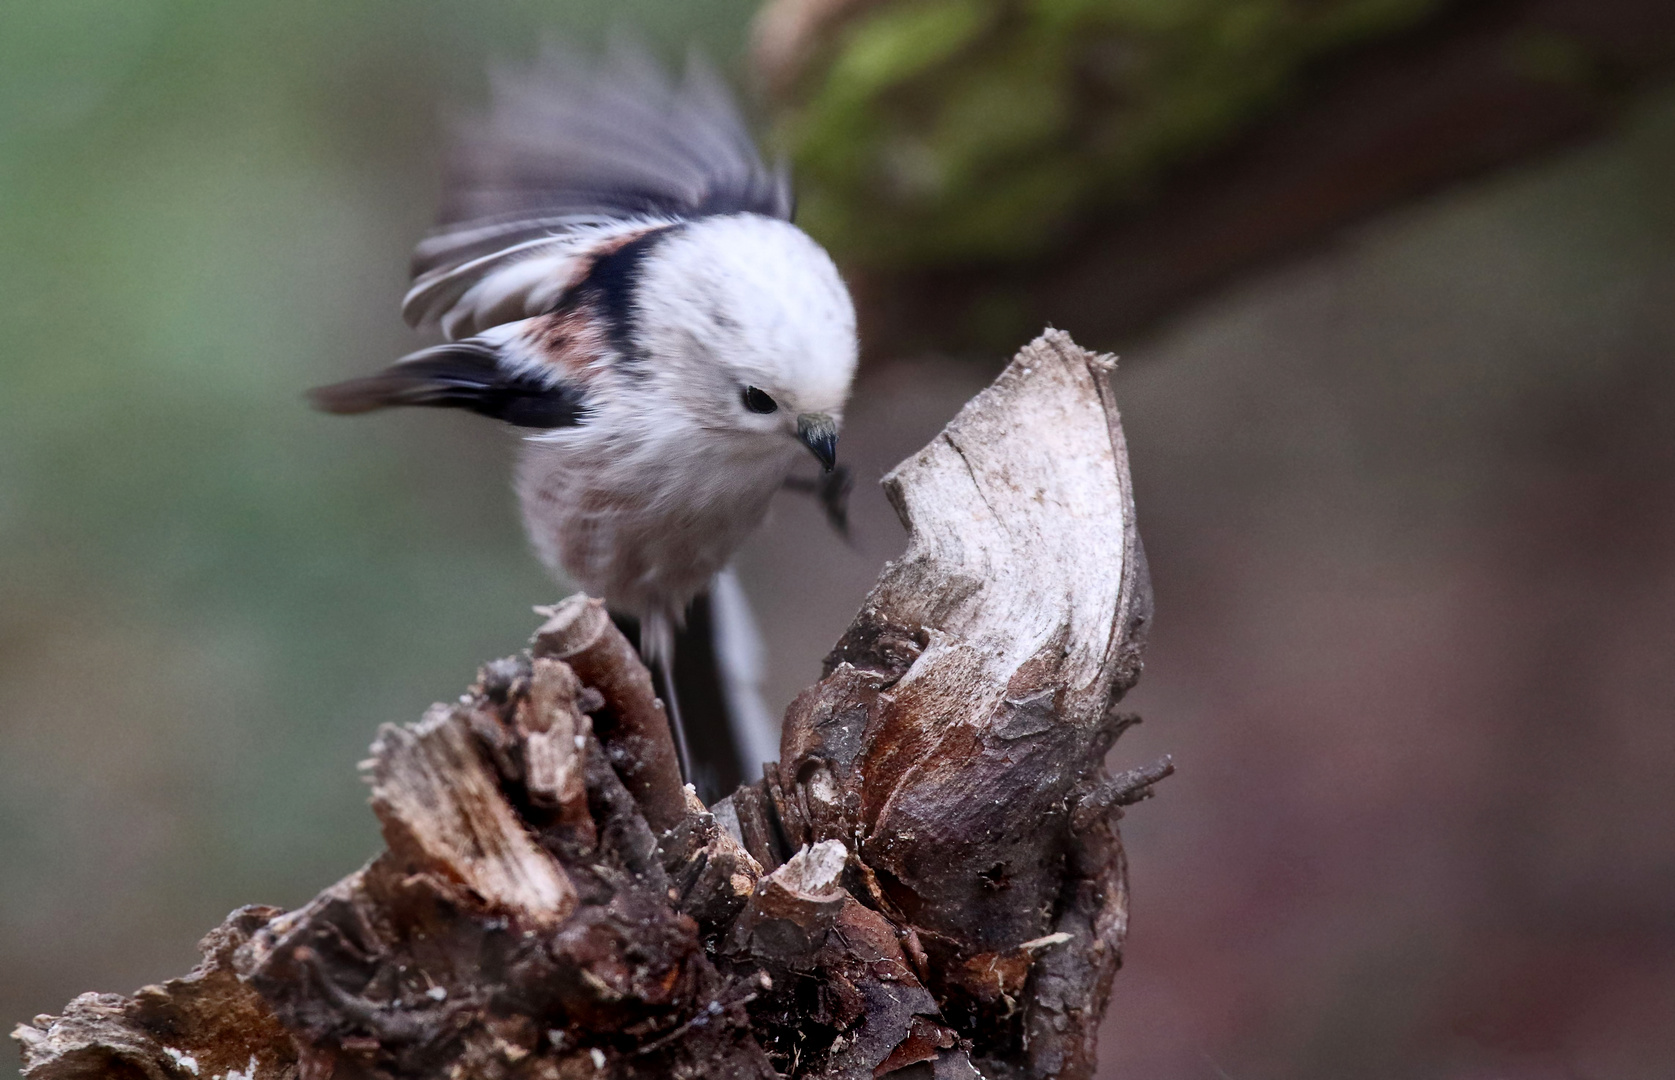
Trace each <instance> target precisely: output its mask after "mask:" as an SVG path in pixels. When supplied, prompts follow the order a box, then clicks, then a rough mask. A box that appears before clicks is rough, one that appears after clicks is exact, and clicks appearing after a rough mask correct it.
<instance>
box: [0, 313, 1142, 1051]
mask: <svg viewBox="0 0 1675 1080" xmlns="http://www.w3.org/2000/svg"><path fill="white" fill-rule="evenodd" d="M1109 367H1110V362H1109V361H1108V360H1106V359H1104V358H1102V357H1098V356H1094V355H1091V354H1089V353H1087V352H1084V351H1083V350H1081V349H1079V348H1077V347H1076V345H1075V344H1074V343H1073V342H1072V341H1071V340H1070V338H1069V337H1068V336H1066V335H1064V334H1060V333H1056V332H1049V333H1047V334H1045V335H1044V336H1043V337H1041V338H1040V339H1038V340H1037V341H1035V342H1034V343H1032V344H1031V345H1030V346H1028V347H1027V348H1026V349H1024V350H1023V351H1022V352H1020V353H1019V354H1018V356H1017V357H1016V358H1015V359H1014V360H1013V361H1012V364H1011V365H1010V366H1009V367H1008V368H1007V369H1006V371H1005V373H1004V374H1002V375H1001V376H1000V378H999V379H998V380H997V381H996V382H995V384H994V385H993V386H992V387H990V388H989V389H988V390H986V391H984V392H983V393H982V394H980V395H978V396H977V398H975V399H974V400H973V401H972V402H971V403H970V404H968V405H967V406H966V408H965V409H964V410H962V411H961V413H960V415H959V416H958V417H956V418H955V419H954V421H953V422H952V423H950V424H949V425H948V427H947V429H946V430H945V431H944V432H943V433H942V434H941V435H940V436H938V438H937V439H936V440H935V441H934V442H932V443H931V444H930V445H929V446H927V447H926V448H925V449H924V450H923V451H921V452H920V453H919V454H917V455H915V456H914V457H913V458H912V459H910V460H909V461H907V462H904V463H903V464H902V465H901V466H899V467H898V468H897V469H896V470H895V471H894V472H893V473H891V474H890V476H889V477H888V478H886V481H885V485H886V490H887V491H888V493H889V495H890V498H891V499H892V500H893V501H894V503H895V505H896V507H897V509H898V510H899V512H900V513H901V516H902V520H903V522H904V523H905V524H906V525H907V527H908V529H909V532H910V537H909V541H908V547H907V551H906V553H905V554H904V555H903V556H902V557H901V558H900V559H897V560H895V561H894V562H892V563H891V564H890V565H889V566H888V567H887V568H886V569H885V571H884V573H883V575H882V577H881V578H880V580H879V582H878V584H877V586H876V587H875V588H874V589H873V591H872V593H871V594H870V595H869V596H868V597H867V601H866V603H865V605H864V606H863V608H862V610H861V612H860V614H859V615H857V617H856V619H855V621H854V623H853V624H852V625H851V626H850V628H849V630H848V631H847V632H846V633H845V634H844V636H843V638H842V639H841V640H840V641H839V642H838V645H837V647H836V648H835V649H834V650H833V652H832V654H831V655H830V657H828V659H827V663H826V674H825V677H824V678H823V679H822V680H821V681H820V682H819V683H818V684H817V685H815V686H813V687H811V688H809V689H808V690H807V691H805V692H804V693H803V694H802V695H801V696H799V697H798V699H797V700H796V701H795V702H794V703H793V704H792V706H791V708H790V709H789V710H788V712H787V714H786V719H785V730H784V738H783V744H782V748H781V750H782V752H781V759H782V760H781V762H780V763H777V764H774V765H770V766H768V767H767V769H766V770H765V772H764V776H763V778H762V780H761V781H759V782H758V783H755V784H749V785H745V786H744V787H741V788H739V789H738V790H737V791H736V792H734V793H733V794H732V795H731V796H729V797H728V798H726V799H723V800H721V801H720V802H718V803H717V804H716V805H715V806H714V807H705V806H704V805H703V804H702V803H701V802H699V801H698V799H697V797H696V796H695V795H693V794H692V792H691V790H690V789H687V788H683V786H682V785H681V782H680V774H679V770H678V766H677V764H676V761H675V755H674V747H673V744H672V741H671V739H670V737H669V731H668V726H667V722H666V720H665V717H664V714H663V709H662V706H661V704H660V703H659V702H658V701H657V700H656V698H655V696H654V694H653V693H652V683H651V680H650V676H649V674H648V673H647V672H646V670H645V668H644V666H643V665H642V664H641V663H640V662H639V659H638V657H637V656H636V655H635V653H634V651H633V649H632V647H631V646H630V645H629V643H628V642H627V640H626V639H624V638H623V637H622V635H621V634H620V633H619V632H617V630H616V629H615V627H614V626H613V625H612V624H611V622H610V620H609V618H608V617H607V616H606V614H605V611H604V609H603V607H602V605H600V604H599V603H598V602H597V601H594V600H590V599H588V598H587V597H583V596H575V597H571V598H569V599H567V600H565V601H563V602H562V603H560V604H559V605H557V606H556V607H554V608H551V609H548V610H547V611H546V614H547V616H548V619H547V622H546V624H545V625H544V626H542V628H541V629H540V630H539V631H538V632H537V634H536V636H535V638H534V640H533V641H532V644H531V649H530V650H529V651H528V652H526V653H524V654H523V655H520V656H515V657H509V658H506V659H503V660H496V661H493V662H491V663H489V664H486V665H484V667H483V669H482V672H481V674H480V676H479V678H478V681H477V683H476V684H475V685H474V686H473V687H472V688H471V690H470V692H469V693H468V694H466V695H465V696H463V697H462V698H461V699H460V700H459V701H458V702H457V703H454V704H449V705H438V706H435V707H433V708H432V709H431V710H430V712H428V713H427V714H426V715H425V717H424V718H423V719H422V720H420V721H419V722H418V723H416V724H413V725H410V726H405V727H385V728H384V729H383V730H382V731H380V733H379V736H378V739H377V741H376V742H375V743H374V745H373V749H372V758H371V760H370V761H368V762H367V763H366V773H367V776H368V779H369V780H370V781H371V784H372V805H373V809H374V811H375V813H376V814H377V816H378V818H379V820H380V822H381V823H382V825H383V831H384V839H385V842H386V844H387V845H388V847H387V850H386V851H384V852H383V853H382V854H380V855H378V856H377V857H375V858H374V859H373V860H372V861H371V862H369V863H368V864H367V865H366V866H364V867H362V868H361V869H359V870H356V871H355V872H353V873H351V874H349V875H348V876H347V877H345V878H343V879H342V880H341V881H339V882H337V883H336V884H334V885H332V886H330V887H328V888H327V889H325V890H324V891H322V892H321V893H320V894H319V895H318V896H317V897H315V899H314V900H313V901H311V902H310V903H308V904H306V905H304V906H303V907H301V908H298V909H296V910H295V911H290V912H284V911H280V910H278V909H274V908H243V909H240V910H239V911H238V912H235V913H234V914H233V915H232V916H231V917H230V918H229V919H228V921H227V923H226V924H225V925H224V926H222V927H221V928H220V929H219V930H216V931H214V932H213V933H212V934H211V935H210V936H209V937H208V938H206V939H205V941H204V943H203V946H202V948H203V953H204V960H203V963H202V964H200V965H199V966H198V968H196V969H195V970H194V971H193V972H192V973H191V974H190V975H188V976H186V977H185V978H182V979H177V980H173V981H171V982H168V983H164V984H162V985H160V986H154V987H147V988H145V989H144V990H141V991H140V992H139V993H138V994H136V995H135V996H133V997H131V998H124V997H119V996H117V995H109V994H106V995H99V994H85V995H83V996H81V997H79V998H77V999H75V1000H74V1001H72V1002H71V1003H70V1004H69V1005H68V1006H67V1007H66V1009H65V1011H64V1013H63V1015H61V1016H56V1017H53V1016H43V1017H37V1018H36V1020H35V1022H34V1023H32V1024H28V1025H24V1026H22V1027H20V1028H18V1030H17V1032H16V1033H15V1036H14V1037H15V1038H17V1039H18V1041H19V1042H20V1043H21V1045H22V1048H23V1056H24V1065H25V1074H26V1076H27V1077H28V1078H29V1080H81V1078H92V1077H119V1078H126V1077H143V1078H145V1080H189V1078H190V1080H328V1078H339V1080H361V1078H367V1080H407V1078H414V1080H417V1078H421V1077H423V1078H429V1077H472V1078H473V1080H596V1078H603V1080H618V1078H634V1080H638V1078H645V1080H652V1078H658V1080H663V1078H671V1077H672V1078H682V1080H684V1078H697V1077H726V1078H739V1080H773V1078H775V1077H781V1076H783V1077H792V1078H796V1080H803V1078H809V1080H878V1078H881V1077H886V1076H891V1077H897V1078H899V1080H983V1078H987V1080H1047V1078H1048V1077H1064V1078H1069V1080H1085V1078H1086V1077H1088V1076H1090V1075H1091V1073H1092V1071H1093V1068H1094V1063H1095V1052H1096V1044H1095V1036H1096V1032H1097V1029H1098V1024H1099V1020H1100V1018H1101V1016H1102V1015H1103V1013H1104V1010H1105V1004H1106V998H1107V994H1108V991H1109V988H1110V984H1111V979H1112V976H1113V975H1114V974H1115V972H1116V969H1117V966H1118V963H1119V961H1120V957H1121V947H1122V940H1123V935H1124V932H1125V930H1126V928H1127V918H1128V904H1127V883H1126V877H1125V868H1124V860H1123V851H1122V844H1121V840H1120V838H1119V836H1118V833H1117V820H1118V819H1119V818H1120V816H1121V814H1122V807H1124V806H1127V805H1130V804H1132V803H1134V802H1136V801H1138V800H1139V799H1142V798H1144V797H1145V796H1146V795H1147V794H1148V793H1149V790H1150V786H1151V785H1152V784H1154V783H1156V782H1157V781H1158V780H1160V779H1162V777H1164V776H1165V775H1167V774H1168V772H1169V768H1170V766H1169V765H1168V763H1167V761H1164V762H1160V763H1158V764H1156V765H1152V766H1146V767H1139V768H1133V769H1129V770H1127V771H1126V772H1123V773H1121V774H1120V775H1118V776H1116V777H1112V776H1110V775H1109V774H1108V773H1107V772H1106V770H1105V766H1104V757H1105V754H1106V751H1107V750H1109V749H1110V747H1111V745H1112V743H1113V742H1114V741H1115V740H1116V738H1117V736H1118V735H1120V734H1121V732H1122V731H1123V730H1124V729H1125V728H1127V727H1128V726H1130V725H1132V724H1133V723H1135V722H1136V718H1135V717H1133V716H1130V715H1127V714H1123V713H1119V712H1117V711H1116V710H1115V709H1114V708H1113V706H1114V705H1115V704H1116V702H1117V701H1118V700H1119V699H1120V698H1121V696H1122V694H1123V692H1124V691H1126V690H1127V689H1128V687H1129V686H1131V685H1132V684H1133V682H1134V680H1135V679H1136V678H1137V677H1138V675H1139V671H1140V652H1141V648H1142V644H1143V640H1144V632H1145V628H1146V624H1147V621H1148V619H1149V605H1150V596H1149V592H1148V586H1147V582H1146V571H1145V559H1144V555H1143V553H1142V551H1141V549H1140V544H1139V539H1138V535H1137V534H1136V532H1135V528H1134V510H1133V500H1132V496H1131V492H1130V487H1129V475H1128V461H1127V455H1126V451H1125V448H1124V446H1123V439H1122V430H1121V427H1120V425H1119V423H1118V418H1117V411H1116V407H1115V405H1114V404H1113V402H1112V399H1111V393H1110V388H1109V386H1108V385H1107V380H1106V374H1107V371H1108V369H1109Z"/></svg>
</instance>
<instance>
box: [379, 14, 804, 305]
mask: <svg viewBox="0 0 1675 1080" xmlns="http://www.w3.org/2000/svg"><path fill="white" fill-rule="evenodd" d="M741 211H749V212H752V213H758V214H764V215H767V216H771V217H778V218H784V219H789V218H790V216H791V189H790V183H789V180H788V178H787V176H786V174H785V171H784V170H783V169H770V168H769V167H768V166H767V165H765V164H764V163H763V161H762V158H761V155H760V154H759V153H758V152H757V149H756V145H755V143H754V142H753V141H752V139H751V137H750V133H749V131H748V130H747V128H746V127H745V123H744V121H743V119H742V118H741V117H740V115H739V111H738V108H737V106H736V105H735V103H734V101H733V99H732V96H731V95H730V94H729V93H728V91H727V88H726V85H725V84H724V83H723V82H722V81H721V79H720V77H719V76H717V75H716V74H715V72H714V71H713V70H712V69H710V68H709V67H708V66H706V65H705V64H703V63H702V62H700V61H698V60H697V59H694V60H692V61H691V62H690V63H689V64H688V67H687V71H686V77H685V78H684V79H683V80H682V81H681V82H680V83H679V84H674V85H672V84H670V83H669V82H668V81H667V80H666V78H665V77H664V75H663V72H662V71H661V70H660V69H659V67H658V65H657V64H656V62H655V61H653V60H651V59H650V58H649V57H647V56H646V55H645V54H644V53H641V52H638V51H636V50H633V49H631V48H627V47H618V48H616V49H614V50H612V52H611V53H610V54H609V55H608V56H607V58H606V59H605V60H604V61H603V62H601V63H599V64H589V63H587V62H585V61H583V60H581V59H579V58H578V57H576V56H574V55H572V54H569V53H567V52H563V51H558V50H551V49H549V50H548V51H547V52H546V53H545V54H544V55H543V58H542V60H541V62H540V63H539V64H538V65H537V66H536V67H535V68H534V69H533V70H532V71H529V72H526V73H523V74H520V75H518V76H516V77H512V76H507V75H504V74H502V75H501V76H500V77H497V78H496V79H495V81H494V108H493V110H492V111H491V112H490V114H489V115H488V116H487V117H486V118H482V119H479V120H478V121H476V122H475V123H473V124H471V125H468V126H467V127H465V128H464V129H463V130H462V131H461V133H460V139H459V145H458V147H457V149H456V152H455V155H454V158H453V162H452V166H451V168H450V175H449V180H448V185H447V194H446V196H445V199H444V202H443V208H442V214H441V218H440V225H439V226H438V228H437V230H436V231H435V232H434V233H433V234H432V235H431V236H430V237H428V238H427V239H425V240H424V241H423V242H421V243H420V244H419V246H418V248H417V249H416V250H415V252H414V257H413V274H414V281H413V287H412V289H411V290H410V291H409V292H408V294H407V298H406V300H405V301H404V302H403V305H402V310H403V314H404V315H405V316H406V317H407V319H408V321H409V322H412V323H414V324H419V323H425V322H432V321H435V322H439V323H441V325H442V328H443V331H444V333H447V334H448V335H449V336H450V337H459V336H464V335H469V334H472V333H477V332H480V331H481V330H483V329H485V328H486V327H488V326H493V325H495V324H496V323H497V322H502V321H507V320H509V319H521V318H525V317H528V316H531V315H535V314H538V313H539V312H541V311H545V310H549V309H550V308H551V307H552V305H553V304H554V303H556V302H557V301H558V300H559V299H560V298H561V297H562V296H563V294H564V291H565V290H566V289H567V288H568V287H569V286H570V285H571V284H574V283H575V282H576V281H578V280H580V277H581V276H582V275H583V274H585V272H586V267H587V265H588V263H589V262H590V258H589V253H590V252H591V251H593V250H594V249H595V248H596V247H597V246H598V245H600V244H609V243H611V242H612V241H620V240H622V239H626V238H627V236H628V235H632V234H634V233H636V232H639V231H643V230H645V229H647V228H654V227H657V226H660V225H666V224H669V223H671V222H674V221H679V220H682V219H688V218H694V217H702V216H704V215H708V214H723V213H736V212H741Z"/></svg>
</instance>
